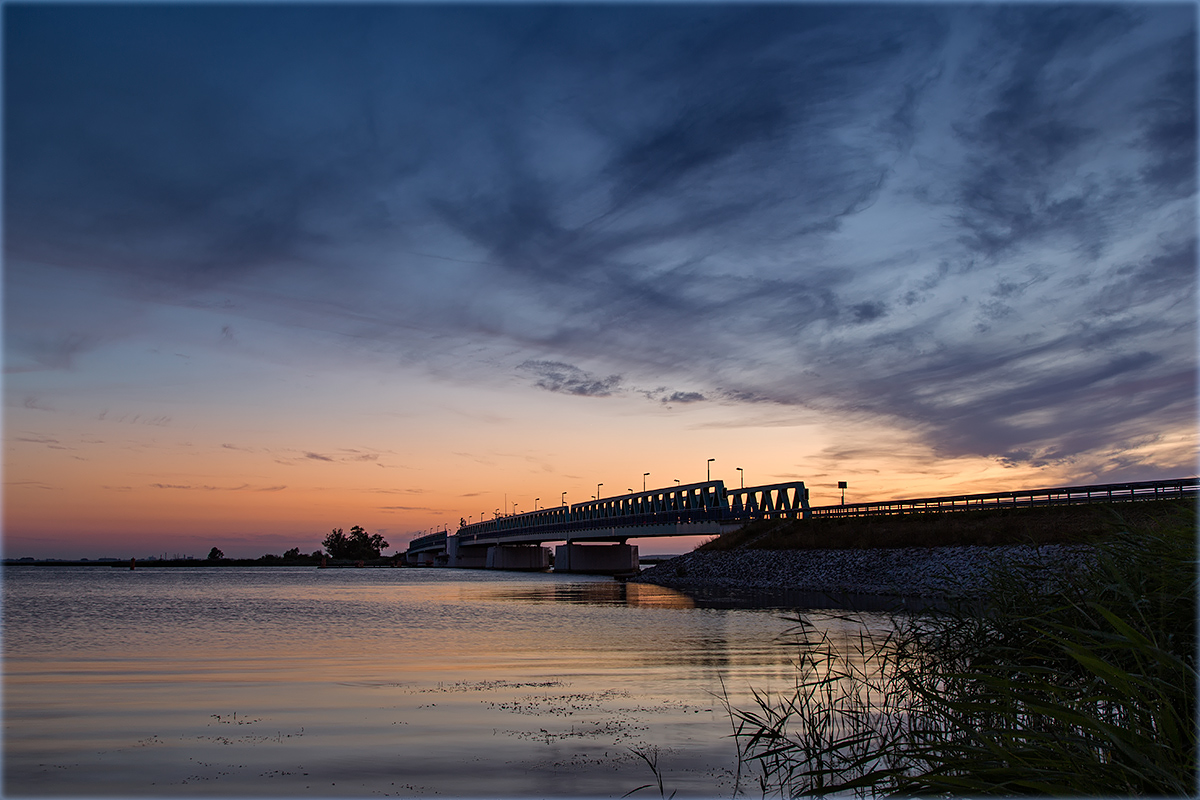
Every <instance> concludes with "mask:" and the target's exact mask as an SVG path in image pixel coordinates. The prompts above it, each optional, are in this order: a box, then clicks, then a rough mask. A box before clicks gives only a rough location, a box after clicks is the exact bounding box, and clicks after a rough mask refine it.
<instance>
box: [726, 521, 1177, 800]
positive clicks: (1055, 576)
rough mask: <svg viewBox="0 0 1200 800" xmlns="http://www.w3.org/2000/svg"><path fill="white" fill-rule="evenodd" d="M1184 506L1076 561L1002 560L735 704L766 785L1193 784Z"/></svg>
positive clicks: (1084, 789) (768, 789)
mask: <svg viewBox="0 0 1200 800" xmlns="http://www.w3.org/2000/svg"><path fill="white" fill-rule="evenodd" d="M1195 523H1196V520H1195V512H1194V510H1193V509H1190V508H1187V509H1184V510H1183V511H1181V513H1180V514H1179V515H1178V518H1176V519H1173V520H1170V521H1169V522H1168V524H1154V525H1143V526H1140V527H1126V528H1124V529H1123V530H1119V531H1117V532H1116V533H1114V534H1113V535H1112V536H1110V537H1109V538H1108V539H1107V540H1106V541H1105V542H1104V543H1102V544H1100V545H1098V546H1097V548H1096V555H1095V558H1094V559H1093V560H1092V561H1091V562H1090V564H1089V566H1087V567H1085V568H1083V569H1075V570H1074V571H1071V570H1067V569H1065V568H1064V569H1061V570H1046V569H1045V568H1043V567H1039V566H1035V565H1031V564H1008V565H997V567H996V569H995V570H994V575H993V584H992V588H991V591H990V595H989V601H988V602H987V603H985V604H982V605H978V606H975V607H963V608H960V609H957V610H955V611H953V612H950V613H942V614H937V615H928V616H921V617H910V618H907V619H901V620H898V623H897V627H896V629H895V630H894V631H893V632H891V633H890V634H888V635H885V636H882V637H872V636H869V635H868V634H867V633H866V632H865V630H864V632H863V633H861V634H860V635H859V636H858V638H857V640H856V641H854V642H852V643H850V644H849V646H847V643H846V642H834V641H832V640H831V639H830V638H829V636H828V634H826V633H822V632H818V631H817V629H816V628H814V627H813V626H811V625H808V624H807V623H806V622H805V621H804V620H803V619H800V620H799V628H798V629H797V633H798V637H799V642H800V649H799V654H798V660H797V672H796V683H795V686H794V688H793V689H792V690H791V691H790V692H788V693H787V694H785V695H776V694H766V693H762V694H757V695H755V705H754V707H753V708H750V709H732V710H731V711H732V714H733V718H734V720H735V739H736V741H737V743H738V750H739V755H740V756H741V759H742V763H743V765H744V766H745V767H747V768H748V771H752V772H753V773H754V774H755V775H756V776H757V781H758V784H759V789H760V790H761V791H762V793H763V794H764V795H781V796H787V797H794V796H819V795H826V794H832V793H850V792H852V793H854V794H856V795H858V796H878V795H930V794H952V795H979V794H1038V795H1073V796H1079V795H1105V796H1113V795H1118V794H1119V795H1158V796H1164V795H1166V796H1193V795H1195V793H1196V790H1197V784H1196V777H1197V770H1196V754H1197V752H1196V751H1197V734H1196V710H1197V709H1196V680H1197V663H1196V549H1195V548H1196V537H1195Z"/></svg>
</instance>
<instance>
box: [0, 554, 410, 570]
mask: <svg viewBox="0 0 1200 800" xmlns="http://www.w3.org/2000/svg"><path fill="white" fill-rule="evenodd" d="M129 561H130V559H128V558H125V559H116V560H113V559H78V560H72V559H55V558H36V559H34V558H6V559H4V560H3V561H0V565H3V566H5V567H110V568H117V569H129V566H130V564H129ZM396 562H397V557H396V556H393V557H391V558H376V559H371V560H369V561H363V562H359V561H351V560H348V559H332V558H331V559H328V560H327V562H326V563H325V565H324V567H325V568H329V569H334V568H337V569H341V568H354V567H396V566H405V565H404V564H403V563H399V564H398V563H396ZM321 566H322V564H321V561H320V559H313V558H311V557H307V556H306V557H303V558H300V559H285V558H275V559H264V558H222V559H218V560H212V561H210V560H208V559H204V558H156V559H154V560H150V559H145V560H143V559H140V558H139V559H136V560H135V563H134V567H135V569H162V568H164V567H182V568H184V569H196V568H200V567H268V568H275V567H318V568H320V567H321Z"/></svg>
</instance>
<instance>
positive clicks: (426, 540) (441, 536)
mask: <svg viewBox="0 0 1200 800" xmlns="http://www.w3.org/2000/svg"><path fill="white" fill-rule="evenodd" d="M446 536H447V532H446V531H438V532H437V533H428V534H426V535H424V536H418V537H417V538H416V539H413V540H412V541H411V542H409V543H408V549H409V551H410V552H411V551H415V550H427V549H432V548H435V547H439V546H440V547H445V545H446Z"/></svg>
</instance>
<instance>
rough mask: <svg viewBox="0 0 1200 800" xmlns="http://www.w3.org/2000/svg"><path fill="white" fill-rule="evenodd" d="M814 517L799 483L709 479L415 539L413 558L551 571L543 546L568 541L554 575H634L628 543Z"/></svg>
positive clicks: (420, 561)
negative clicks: (733, 485)
mask: <svg viewBox="0 0 1200 800" xmlns="http://www.w3.org/2000/svg"><path fill="white" fill-rule="evenodd" d="M808 513H809V511H808V494H807V492H806V491H805V489H804V484H803V483H801V482H793V483H777V484H772V485H770V486H751V487H746V488H740V489H727V488H725V484H724V483H723V482H722V481H705V482H704V483H692V484H688V485H686V486H674V487H671V488H669V489H652V490H650V491H646V492H631V493H629V494H626V495H620V496H617V497H602V498H600V499H598V500H590V501H588V502H585V503H575V504H574V505H571V506H558V507H556V508H544V509H539V510H537V511H529V512H526V513H524V514H513V515H510V516H506V517H498V518H496V519H493V520H487V521H485V522H477V523H475V524H473V525H464V526H463V527H462V528H460V529H459V530H458V532H457V533H456V534H454V535H447V533H446V532H444V531H443V532H440V533H433V534H429V535H427V536H422V537H420V538H418V539H414V540H413V541H412V542H411V543H409V546H408V553H407V557H408V560H409V562H410V563H416V564H438V565H445V566H451V567H486V568H493V569H545V568H547V567H548V566H549V565H550V557H549V556H550V554H549V550H548V549H546V548H544V547H542V544H543V543H545V542H564V543H565V544H563V545H561V546H559V547H558V548H556V552H555V559H554V566H555V570H556V571H561V572H607V573H621V572H633V571H636V570H637V564H638V561H637V547H634V546H631V545H628V544H626V540H628V539H633V538H642V537H651V536H654V537H657V536H696V535H709V536H716V535H720V534H721V533H722V532H724V531H727V530H732V529H734V528H740V527H741V526H743V525H745V524H746V523H747V522H751V521H753V520H756V519H771V518H784V517H801V516H803V517H807V516H808ZM583 543H588V544H583Z"/></svg>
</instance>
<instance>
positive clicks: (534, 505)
mask: <svg viewBox="0 0 1200 800" xmlns="http://www.w3.org/2000/svg"><path fill="white" fill-rule="evenodd" d="M541 499H542V498H540V497H535V498H533V510H534V511H537V503H538V500H541Z"/></svg>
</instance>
